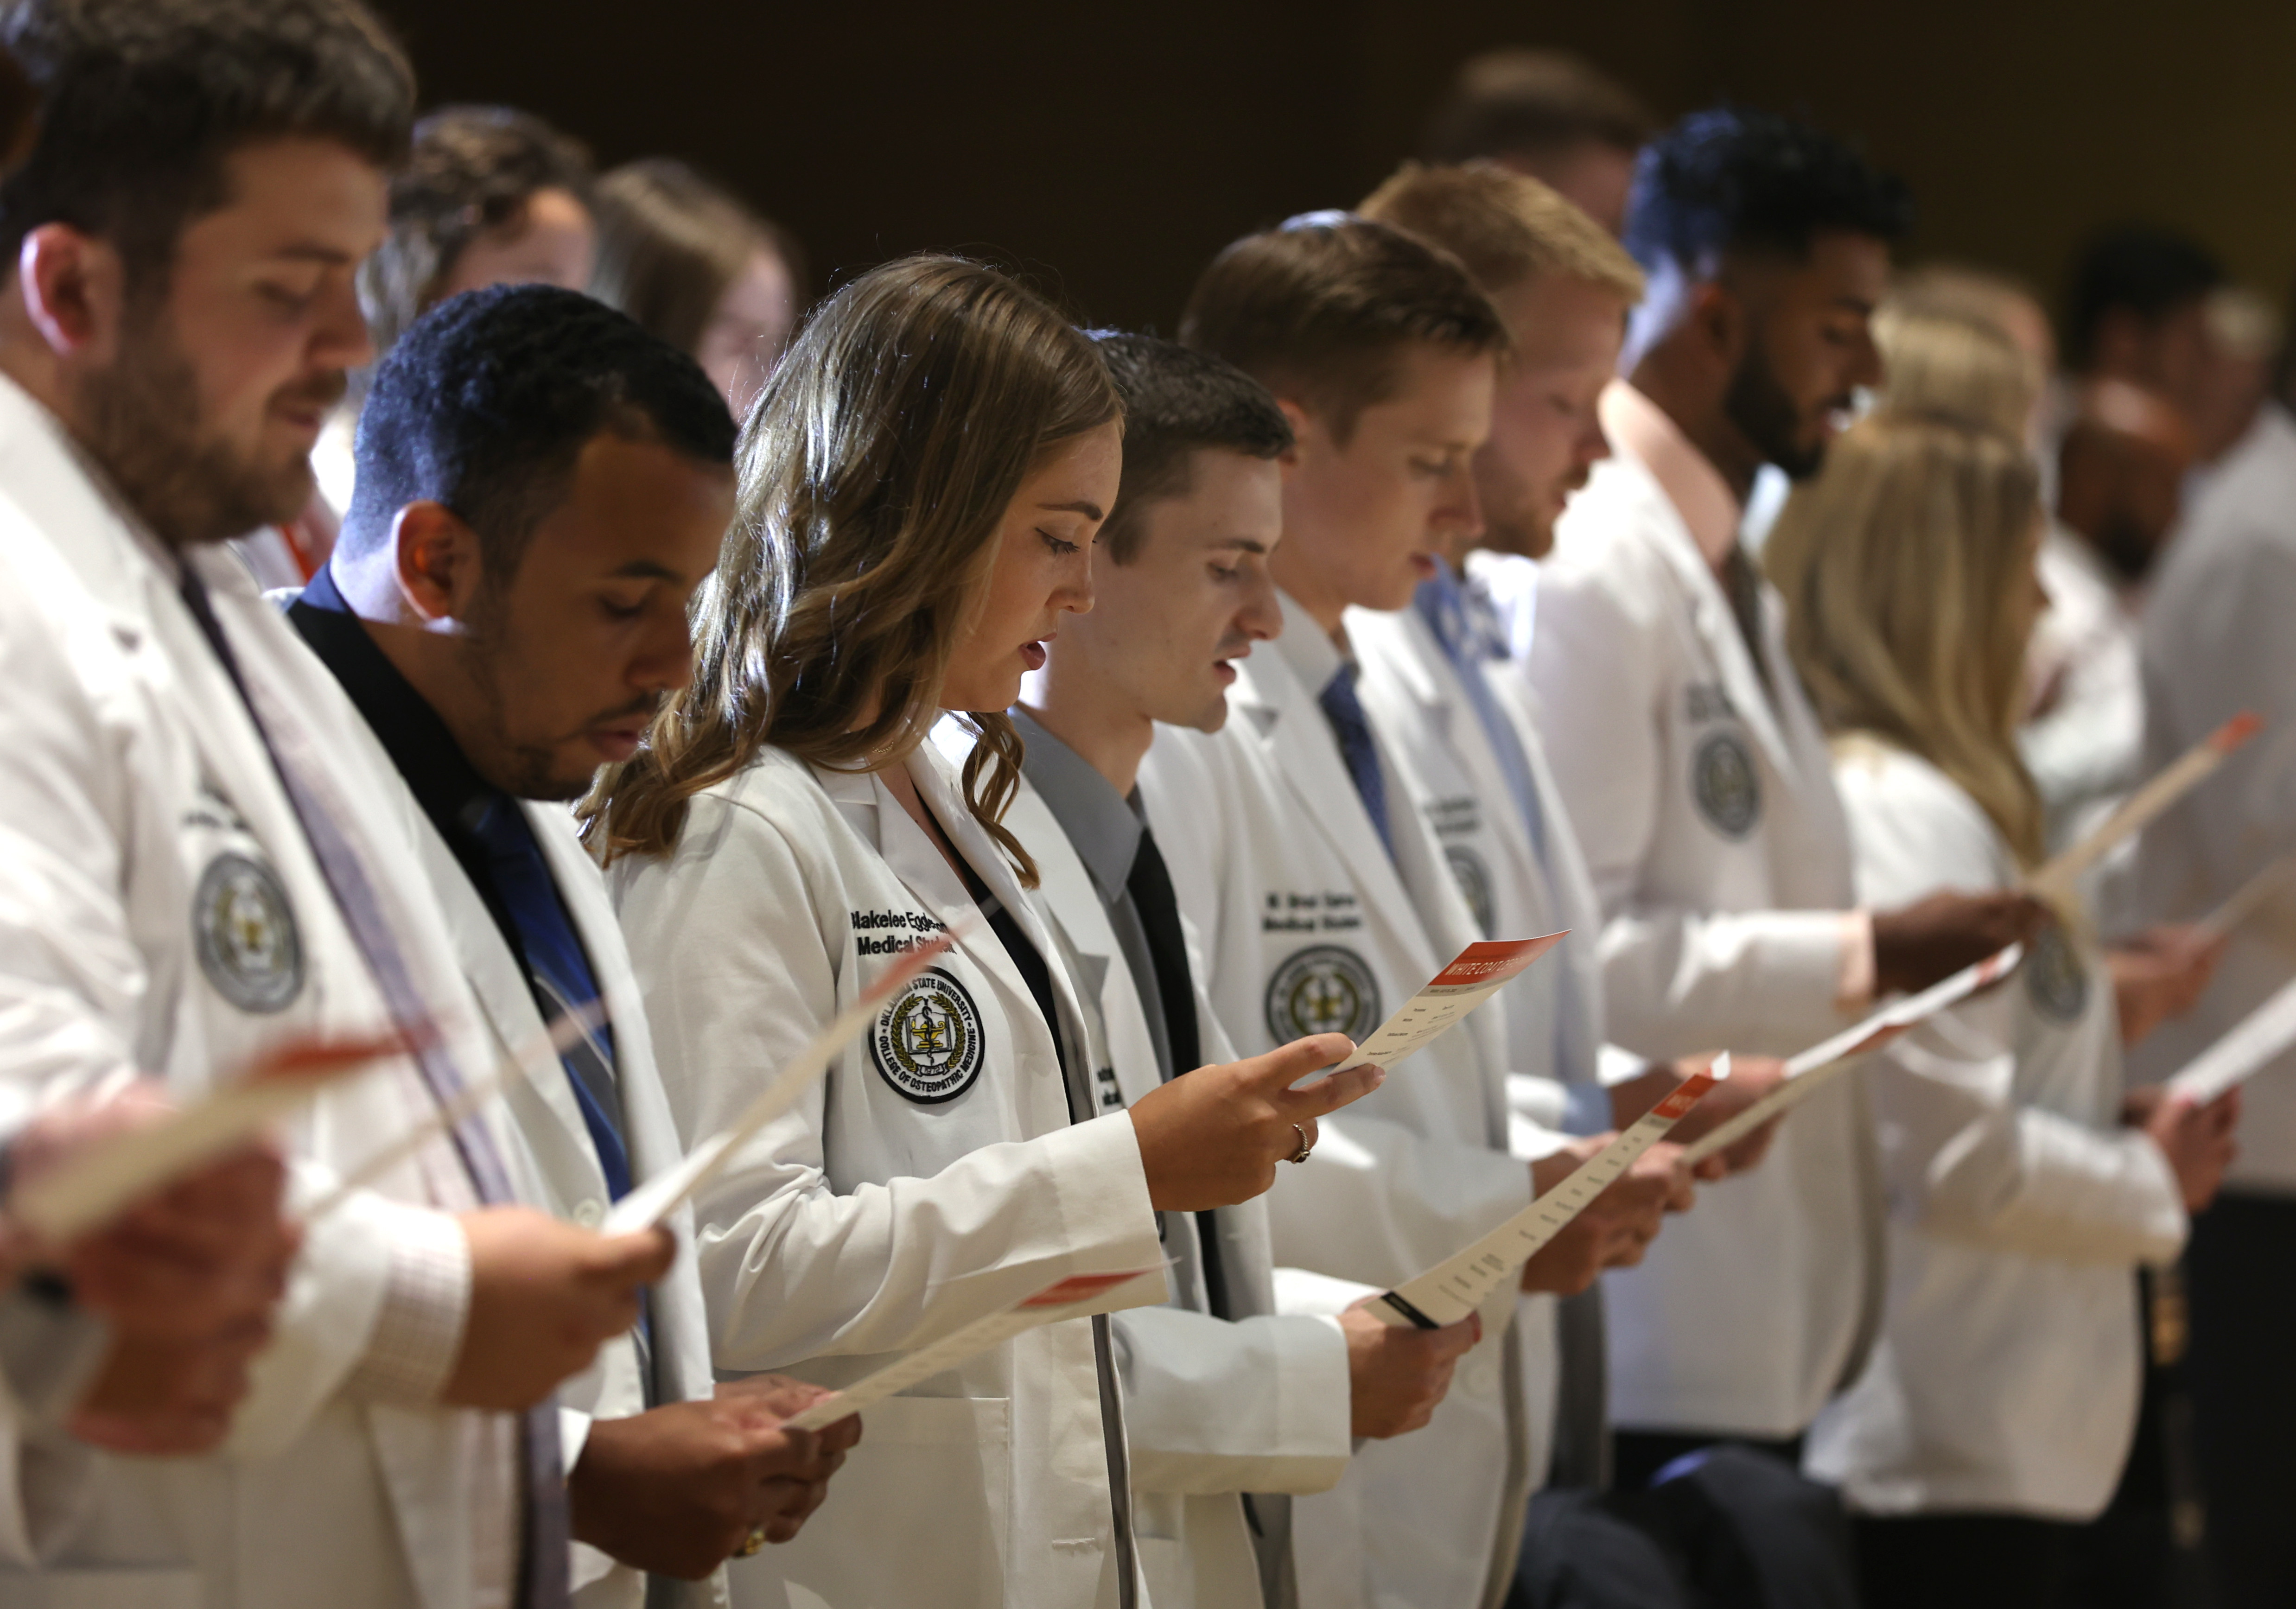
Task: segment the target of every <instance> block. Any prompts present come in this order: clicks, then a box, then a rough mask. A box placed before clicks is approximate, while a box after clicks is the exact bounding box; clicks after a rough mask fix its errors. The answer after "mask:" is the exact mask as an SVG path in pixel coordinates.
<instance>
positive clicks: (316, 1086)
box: [8, 1034, 407, 1244]
mask: <svg viewBox="0 0 2296 1609" xmlns="http://www.w3.org/2000/svg"><path fill="white" fill-rule="evenodd" d="M406 1048H407V1041H406V1039H405V1038H403V1037H401V1036H399V1035H397V1034H386V1035H380V1036H376V1037H373V1038H359V1039H341V1040H333V1041H327V1042H320V1041H315V1040H298V1041H296V1042H295V1043H293V1044H291V1045H288V1046H285V1047H283V1048H281V1049H279V1050H277V1051H275V1052H273V1053H272V1054H271V1055H268V1056H266V1057H265V1059H264V1060H263V1061H262V1062H260V1063H258V1064H257V1065H256V1066H255V1067H253V1068H251V1069H250V1070H249V1071H247V1072H246V1073H244V1074H243V1075H242V1076H241V1077H240V1078H238V1079H237V1080H234V1081H231V1082H229V1083H223V1084H218V1085H217V1087H215V1088H211V1089H209V1091H208V1092H207V1093H206V1094H205V1095H203V1096H200V1097H199V1098H198V1099H196V1100H194V1101H193V1102H192V1103H191V1104H188V1105H186V1106H184V1107H182V1108H181V1109H179V1110H177V1111H176V1112H172V1113H169V1114H168V1115H167V1116H164V1117H161V1118H159V1119H158V1120H156V1121H152V1122H150V1123H146V1124H143V1125H142V1126H139V1127H136V1128H133V1129H127V1130H124V1131H122V1132H119V1133H117V1134H114V1135H112V1136H111V1137H108V1138H106V1139H104V1140H102V1141H99V1142H97V1143H95V1144H93V1145H87V1146H86V1147H84V1148H82V1149H80V1150H78V1151H77V1152H76V1153H73V1154H72V1155H71V1156H70V1157H69V1158H68V1159H64V1160H61V1161H60V1162H58V1163H57V1165H55V1166H54V1167H53V1168H48V1169H45V1170H40V1171H39V1172H38V1173H37V1175H36V1176H35V1177H33V1178H28V1179H27V1180H25V1182H24V1183H23V1184H22V1185H21V1186H19V1187H18V1188H17V1189H16V1191H15V1192H14V1193H13V1194H12V1195H11V1197H10V1198H9V1202H8V1209H9V1211H10V1213H11V1215H12V1216H13V1217H15V1218H16V1219H19V1220H20V1221H21V1223H23V1224H24V1225H25V1226H26V1227H28V1228H29V1229H30V1230H31V1231H32V1232H33V1233H34V1234H36V1235H38V1236H39V1237H40V1238H42V1239H43V1240H45V1241H47V1242H49V1243H51V1244H62V1243H64V1242H67V1241H70V1240H71V1239H73V1238H75V1237H76V1236H78V1235H81V1234H84V1233H86V1231H87V1230H89V1229H91V1228H93V1227H95V1226H96V1225H98V1224H101V1223H102V1222H103V1221H104V1220H106V1219H110V1218H112V1217H114V1216H116V1215H117V1214H118V1213H119V1212H120V1211H122V1210H123V1209H124V1208H126V1207H127V1205H128V1203H131V1202H134V1201H135V1200H137V1199H139V1198H141V1197H143V1196H148V1195H152V1194H157V1193H158V1192H159V1191H160V1190H162V1189H164V1188H165V1187H166V1186H168V1185H170V1184H172V1183H174V1182H175V1181H176V1180H177V1179H179V1178H184V1176H185V1175H187V1174H190V1173H193V1172H194V1171H196V1170H198V1169H199V1168H200V1167H201V1165H202V1164H203V1163H206V1162H212V1161H214V1160H215V1159H216V1158H217V1157H220V1156H222V1155H223V1154H224V1153H226V1152H229V1151H232V1150H234V1149H235V1148H237V1147H239V1146H241V1145H246V1144H248V1143H249V1142H250V1141H251V1140H253V1139H255V1138H256V1137H258V1136H259V1135H260V1134H261V1133H262V1132H263V1131H264V1130H265V1129H266V1128H268V1127H269V1126H270V1125H271V1124H272V1123H274V1122H276V1121H280V1120H281V1119H283V1118H285V1117H286V1116H288V1115H289V1114H290V1113H291V1112H295V1111H297V1110H298V1109H299V1108H300V1107H302V1106H304V1105H306V1104H308V1103H309V1102H311V1101H312V1100H314V1099H316V1097H317V1096H318V1094H319V1092H320V1091H321V1090H322V1089H324V1088H326V1087H327V1085H328V1084H330V1083H332V1082H333V1081H334V1080H338V1079H341V1078H344V1077H347V1076H348V1075H349V1074H351V1073H354V1072H357V1071H361V1070H363V1069H365V1068H366V1067H369V1066H371V1065H373V1063H375V1062H377V1061H380V1060H381V1059H382V1058H384V1057H386V1056H393V1055H400V1054H402V1053H404V1052H405V1051H406Z"/></svg>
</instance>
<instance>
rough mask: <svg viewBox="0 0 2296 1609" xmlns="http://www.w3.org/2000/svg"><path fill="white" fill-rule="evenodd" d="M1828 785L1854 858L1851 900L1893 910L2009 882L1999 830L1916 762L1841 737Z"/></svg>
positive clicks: (1861, 736) (1945, 779) (1957, 789)
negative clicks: (1927, 895) (1939, 894)
mask: <svg viewBox="0 0 2296 1609" xmlns="http://www.w3.org/2000/svg"><path fill="white" fill-rule="evenodd" d="M1833 779H1834V785H1835V788H1836V789H1837V791H1838V792H1840V794H1841V808H1842V811H1843V814H1844V815H1845V816H1847V817H1848V818H1849V835H1850V840H1851V841H1852V843H1853V845H1854V846H1855V848H1856V851H1857V880H1858V897H1859V899H1867V900H1874V901H1879V902H1881V903H1884V904H1896V903H1900V902H1902V901H1904V900H1907V899H1914V898H1916V897H1918V895H1919V894H1920V893H1922V892H1925V891H1930V890H1933V889H1939V888H1948V887H1957V888H1987V887H2000V886H2004V885H2005V884H2006V883H2007V882H2010V881H2011V880H2012V878H2013V874H2014V866H2015V862H2014V859H2013V857H2012V856H2011V854H2010V852H2009V846H2008V844H2007V842H2006V841H2005V840H2004V839H2003V838H2002V836H2001V832H2000V829H1999V828H1997V827H1996V826H1995V825H1993V820H1992V818H1991V817H1989V816H1987V815H1986V813H1985V812H1984V810H1983V809H1980V808H1979V806H1978V803H1977V801H1976V800H1973V799H1972V798H1971V797H1970V796H1969V794H1968V793H1967V792H1964V790H1963V788H1962V786H1961V784H1958V783H1956V782H1955V781H1954V780H1953V778H1951V777H1950V776H1947V775H1946V774H1945V773H1944V772H1943V771H1941V770H1939V768H1937V767H1936V766H1934V765H1932V764H1931V762H1930V761H1928V760H1927V759H1923V758H1922V757H1921V756H1920V755H1918V754H1914V753H1911V752H1909V751H1907V750H1905V749H1901V748H1899V747H1898V746H1897V745H1896V744H1894V743H1885V742H1883V741H1882V740H1881V739H1879V738H1877V737H1874V736H1873V735H1870V734H1866V733H1849V734H1845V735H1842V736H1841V737H1838V738H1836V739H1835V740H1834V742H1833ZM1869 884H1875V885H1887V886H1869Z"/></svg>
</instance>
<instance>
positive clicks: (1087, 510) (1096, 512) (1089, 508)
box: [1037, 503, 1108, 524]
mask: <svg viewBox="0 0 2296 1609" xmlns="http://www.w3.org/2000/svg"><path fill="white" fill-rule="evenodd" d="M1037 507H1038V508H1041V509H1043V510H1045V511H1046V513H1055V514H1082V515H1083V516H1084V517H1085V518H1086V519H1087V520H1090V521H1093V522H1094V523H1095V524H1097V523H1098V522H1099V521H1102V520H1104V519H1106V518H1107V517H1108V516H1107V515H1105V514H1103V513H1101V512H1100V505H1099V504H1097V503H1039V504H1037Z"/></svg>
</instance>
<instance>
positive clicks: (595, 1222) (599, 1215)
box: [574, 1201, 606, 1229]
mask: <svg viewBox="0 0 2296 1609" xmlns="http://www.w3.org/2000/svg"><path fill="white" fill-rule="evenodd" d="M574 1221H575V1222H576V1223H578V1224H580V1225H581V1226H582V1227H584V1228H586V1229H594V1228H596V1227H598V1226H599V1225H600V1224H602V1223H604V1222H605V1221H606V1206H605V1203H603V1202H597V1201H586V1202H584V1203H582V1204H581V1205H580V1206H578V1207H577V1208H575V1209H574Z"/></svg>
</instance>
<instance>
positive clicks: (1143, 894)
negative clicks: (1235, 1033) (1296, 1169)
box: [1124, 827, 1235, 1318]
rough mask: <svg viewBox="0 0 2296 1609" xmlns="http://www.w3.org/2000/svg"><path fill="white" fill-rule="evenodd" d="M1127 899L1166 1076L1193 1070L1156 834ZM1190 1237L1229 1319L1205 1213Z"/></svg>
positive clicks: (1184, 950)
mask: <svg viewBox="0 0 2296 1609" xmlns="http://www.w3.org/2000/svg"><path fill="white" fill-rule="evenodd" d="M1124 890H1125V892H1126V893H1128V894H1129V895H1130V896H1131V897H1132V908H1133V911H1134V912H1135V913H1136V915H1138V916H1139V918H1140V931H1141V932H1142V933H1143V934H1144V936H1145V937H1146V939H1147V940H1148V955H1149V958H1150V959H1151V960H1152V961H1153V962H1154V963H1155V966H1156V994H1157V997H1158V998H1159V999H1160V1001H1161V1002H1162V1004H1163V1007H1164V1042H1165V1043H1166V1044H1167V1045H1169V1046H1170V1047H1171V1048H1172V1073H1173V1076H1174V1077H1176V1078H1177V1077H1178V1076H1179V1075H1180V1074H1182V1073H1185V1072H1193V1071H1195V1070H1196V1069H1197V1067H1199V1066H1200V1065H1201V1064H1202V1061H1203V1050H1202V1044H1201V1040H1200V1039H1199V1038H1197V1035H1196V988H1195V978H1194V974H1193V973H1191V972H1190V971H1189V970H1188V940H1187V937H1186V935H1185V933H1184V932H1182V931H1181V927H1180V901H1179V899H1178V898H1177V896H1176V895H1174V893H1173V892H1172V874H1171V873H1170V872H1169V871H1167V870H1166V869H1165V866H1164V857H1163V855H1162V854H1161V853H1160V851H1159V850H1157V848H1156V835H1155V834H1154V833H1152V832H1150V831H1149V830H1148V829H1147V828H1146V827H1142V828H1141V829H1140V848H1139V849H1138V850H1136V851H1135V852H1134V854H1133V857H1132V873H1131V875H1129V876H1128V877H1127V878H1126V879H1125V880H1124ZM1195 1220H1196V1239H1197V1241H1198V1242H1199V1243H1200V1244H1201V1245H1202V1247H1203V1256H1204V1298H1205V1300H1206V1301H1209V1302H1210V1304H1211V1309H1212V1317H1213V1318H1234V1317H1235V1309H1234V1308H1233V1307H1231V1306H1230V1305H1229V1302H1228V1295H1227V1275H1226V1270H1225V1268H1223V1266H1222V1264H1221V1261H1220V1250H1219V1229H1218V1225H1217V1224H1216V1223H1215V1222H1214V1221H1213V1215H1212V1214H1211V1213H1210V1212H1199V1213H1197V1214H1195Z"/></svg>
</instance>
